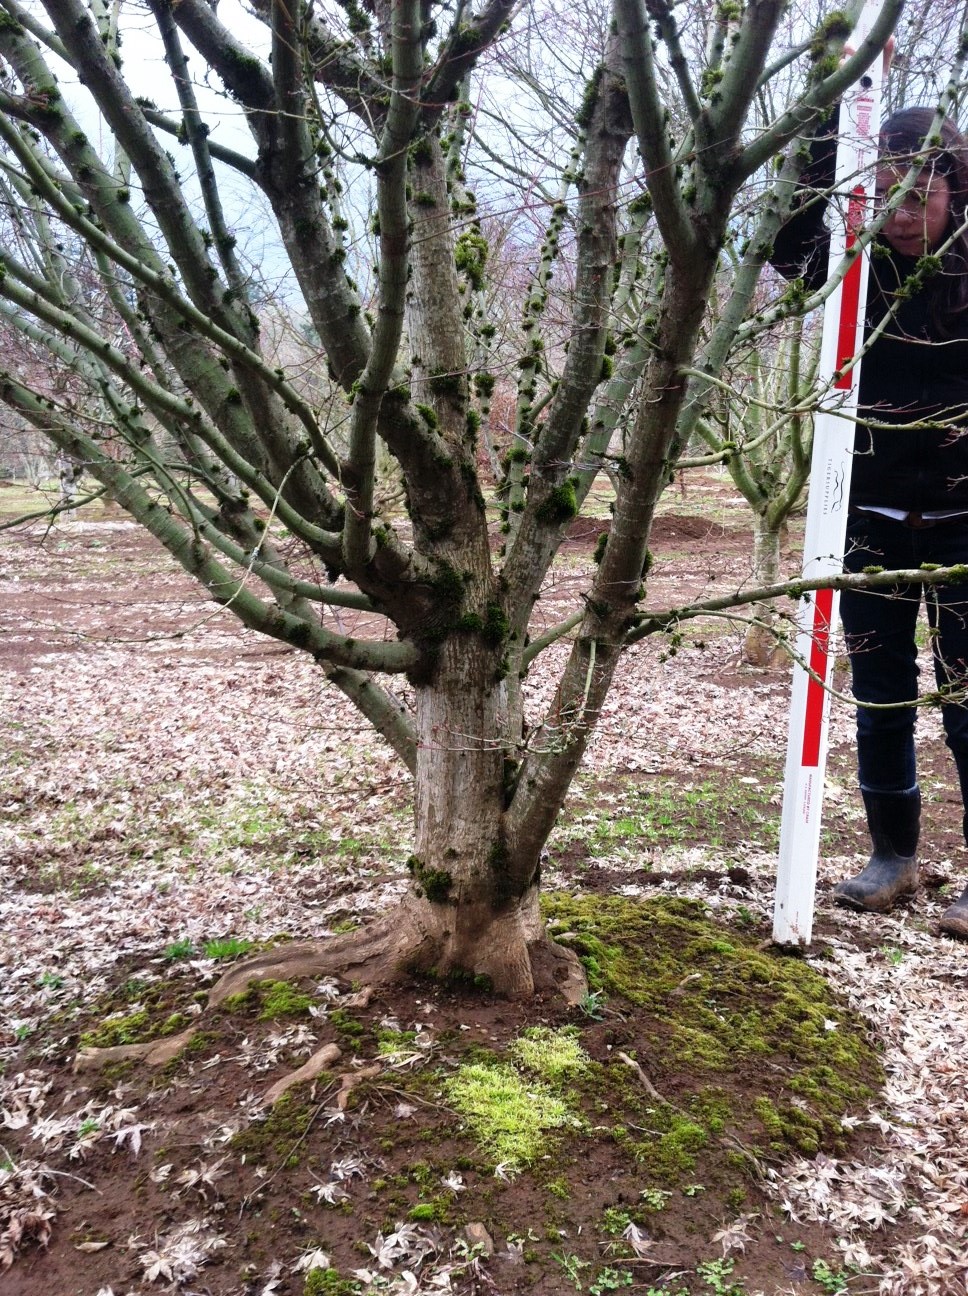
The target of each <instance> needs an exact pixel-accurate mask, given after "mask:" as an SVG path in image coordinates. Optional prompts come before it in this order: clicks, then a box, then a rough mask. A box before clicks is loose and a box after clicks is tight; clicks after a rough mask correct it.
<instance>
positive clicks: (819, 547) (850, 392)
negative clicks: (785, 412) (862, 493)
mask: <svg viewBox="0 0 968 1296" xmlns="http://www.w3.org/2000/svg"><path fill="white" fill-rule="evenodd" d="M879 10H880V5H879V3H877V0H866V3H865V5H864V8H863V10H862V12H861V15H860V18H859V20H858V23H857V27H856V28H855V31H854V38H853V40H854V44H855V45H859V44H860V42H861V40H863V39H864V37H865V36H866V35H867V33H868V31H869V30H870V27H871V24H872V23H873V21H874V18H875V17H876V16H877V13H878V12H879ZM880 83H881V60H880V59H878V60H877V62H876V64H875V65H874V66H873V67H871V68H870V69H869V70H868V72H867V74H866V75H865V76H864V77H862V78H861V80H860V81H859V82H858V84H857V85H856V86H854V87H853V88H852V90H850V91H849V92H848V93H847V94H846V95H845V96H844V99H843V102H842V104H841V108H840V137H839V140H838V143H837V170H836V184H835V191H836V193H837V194H843V195H847V208H846V212H843V213H841V215H840V216H839V217H836V218H835V224H834V227H833V228H832V230H831V235H830V268H831V271H833V269H834V267H836V266H838V265H839V264H840V262H841V261H842V260H843V257H844V255H845V254H846V253H847V252H848V251H849V250H850V248H852V247H853V246H854V244H855V242H856V238H857V230H858V227H859V226H860V225H862V224H863V222H864V220H865V219H866V216H867V212H868V211H869V199H870V198H871V197H872V196H873V167H874V164H875V163H876V160H877V133H878V128H879V125H880V95H881V84H880ZM833 207H834V204H833V203H831V208H832V209H833ZM867 272H868V261H867V256H866V254H864V253H861V254H859V255H857V256H856V257H855V258H854V260H853V261H852V262H851V265H850V268H849V270H848V271H847V273H846V275H845V276H844V278H843V280H842V281H841V283H840V284H839V286H838V287H837V288H836V289H835V291H834V292H833V294H832V295H831V296H830V297H829V298H828V300H827V305H826V308H825V310H824V320H823V335H822V340H821V345H820V368H819V377H820V380H821V382H822V383H823V389H824V390H825V391H826V392H827V395H826V396H825V397H824V406H825V408H824V409H821V410H820V411H819V412H818V413H817V415H816V416H815V419H814V433H813V457H812V459H811V464H810V494H809V497H808V501H807V522H806V531H805V535H804V543H803V575H804V576H805V577H806V578H808V579H810V580H816V579H819V578H822V577H824V576H834V575H839V574H840V573H841V572H842V571H843V554H844V544H845V541H846V531H847V499H848V496H849V494H850V470H851V455H852V451H853V447H854V417H855V415H856V412H857V383H858V380H859V377H860V362H859V361H858V362H857V363H856V364H854V365H853V366H851V367H850V368H849V369H847V368H846V366H847V365H848V364H849V362H850V359H851V357H852V356H854V355H856V354H857V352H858V350H859V349H860V346H861V344H862V342H863V334H864V308H865V304H866V301H867ZM845 370H846V371H845ZM832 410H835V411H836V412H831V411H832ZM837 603H838V597H837V593H836V591H834V590H816V591H814V592H812V593H811V594H810V595H809V596H807V597H805V598H804V600H803V603H802V605H801V610H800V618H799V633H798V636H797V658H796V662H795V663H794V667H793V689H792V694H791V698H790V726H789V733H788V737H787V759H786V773H785V776H784V783H783V816H782V820H781V826H780V860H779V867H778V870H777V879H776V900H775V906H774V912H773V939H774V941H776V942H777V944H780V945H809V943H810V940H811V937H812V935H813V909H814V896H815V893H816V885H817V856H818V854H819V850H820V812H821V808H822V803H823V782H824V770H825V768H826V765H827V727H828V720H829V714H830V692H829V689H828V687H827V685H828V684H829V683H830V676H831V673H832V668H833V658H832V656H831V652H830V646H831V645H830V641H831V633H832V631H833V628H834V626H835V625H836V619H837Z"/></svg>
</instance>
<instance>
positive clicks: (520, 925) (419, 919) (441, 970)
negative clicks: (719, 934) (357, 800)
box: [209, 896, 588, 1007]
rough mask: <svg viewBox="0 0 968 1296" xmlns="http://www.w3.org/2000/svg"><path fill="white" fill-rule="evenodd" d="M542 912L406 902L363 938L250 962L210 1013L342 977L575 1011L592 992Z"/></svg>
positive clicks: (230, 974) (232, 976) (299, 945)
mask: <svg viewBox="0 0 968 1296" xmlns="http://www.w3.org/2000/svg"><path fill="white" fill-rule="evenodd" d="M535 913H536V910H535V908H534V906H533V905H532V904H531V903H530V900H529V901H528V902H522V903H521V904H519V905H517V906H513V907H511V908H509V909H508V911H507V912H504V913H499V914H495V913H494V912H493V911H488V912H487V913H484V912H483V911H482V910H478V908H477V907H476V906H473V905H463V906H460V907H455V906H451V905H438V904H430V903H429V902H428V901H426V900H423V899H421V898H419V897H416V896H407V897H406V898H405V899H404V900H403V901H402V902H401V904H400V905H399V906H398V908H397V909H395V910H394V911H393V913H392V914H389V915H387V916H386V917H384V918H381V919H379V920H378V921H376V922H374V923H371V924H368V925H367V926H366V927H363V928H361V929H360V930H359V931H355V932H347V933H345V934H343V935H340V936H331V937H326V938H322V939H320V940H315V941H299V942H294V943H293V944H291V945H282V946H278V947H277V948H275V949H271V950H266V951H265V952H264V953H262V954H259V955H257V956H256V957H255V958H251V959H246V960H244V961H243V962H241V963H239V964H237V965H236V966H235V967H232V968H230V969H229V970H228V971H227V972H226V973H225V975H224V976H223V977H222V978H221V979H220V980H219V981H218V982H216V984H215V986H214V987H213V988H212V990H211V992H210V994H209V1006H210V1007H218V1006H219V1005H220V1004H224V1003H225V1001H226V1000H227V999H230V998H231V997H232V996H233V995H237V994H244V993H245V991H246V990H247V989H248V987H249V986H250V985H251V984H252V983H253V982H256V983H258V982H263V981H297V980H300V979H302V978H304V977H313V976H337V977H339V978H340V979H341V980H344V981H350V982H358V983H360V984H362V985H380V984H386V983H387V982H390V981H395V980H398V979H399V978H400V977H401V976H405V975H407V974H410V975H414V976H426V977H431V978H434V979H438V980H439V979H445V980H446V979H453V980H454V981H464V982H475V981H476V982H477V983H478V984H480V985H481V986H482V988H484V987H486V988H487V989H490V990H492V991H493V992H494V993H495V994H500V995H505V996H507V997H508V998H529V997H530V996H531V995H533V994H535V993H540V994H554V995H559V996H560V997H561V998H563V999H564V1000H565V1002H566V1003H568V1004H570V1005H572V1006H575V1005H577V1004H579V1003H581V1002H582V1000H583V999H584V997H585V996H586V994H587V992H588V983H587V981H586V979H585V973H584V970H583V968H582V966H581V963H580V962H579V960H578V958H577V956H576V955H575V954H574V953H573V952H572V951H571V950H567V949H564V948H563V947H562V946H560V945H556V944H555V943H554V942H553V941H551V940H549V938H548V937H547V936H546V935H545V933H544V929H543V927H542V926H541V924H540V922H536V920H535Z"/></svg>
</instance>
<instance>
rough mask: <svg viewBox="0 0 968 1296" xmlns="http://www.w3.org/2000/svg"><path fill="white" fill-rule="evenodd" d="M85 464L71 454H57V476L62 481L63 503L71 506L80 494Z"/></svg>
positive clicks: (61, 494) (65, 505)
mask: <svg viewBox="0 0 968 1296" xmlns="http://www.w3.org/2000/svg"><path fill="white" fill-rule="evenodd" d="M83 476H84V465H83V464H80V463H78V462H77V460H76V459H72V458H71V457H70V456H69V455H65V454H62V455H58V456H57V477H58V480H59V482H60V497H61V504H63V505H64V507H65V508H70V507H71V506H72V505H73V504H74V501H75V500H76V499H77V497H78V495H79V494H80V489H81V478H82V477H83Z"/></svg>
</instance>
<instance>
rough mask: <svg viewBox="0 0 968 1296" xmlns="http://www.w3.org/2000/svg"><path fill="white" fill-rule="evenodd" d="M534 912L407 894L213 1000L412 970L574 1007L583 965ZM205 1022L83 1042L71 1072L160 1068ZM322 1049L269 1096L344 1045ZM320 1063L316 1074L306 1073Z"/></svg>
mask: <svg viewBox="0 0 968 1296" xmlns="http://www.w3.org/2000/svg"><path fill="white" fill-rule="evenodd" d="M536 912H537V909H536V905H535V904H533V903H531V902H530V901H529V902H528V903H522V904H521V905H520V906H519V907H517V908H513V907H512V908H510V909H509V910H508V911H507V912H506V913H499V914H497V915H495V914H494V913H493V912H492V911H491V910H490V909H488V908H486V907H484V906H481V907H475V906H471V905H466V906H447V905H439V904H438V905H432V904H430V903H428V902H427V901H425V900H422V899H421V898H420V897H414V896H407V897H405V899H404V900H403V901H402V902H401V903H400V905H399V906H398V907H397V908H396V909H395V910H393V912H392V913H390V914H388V915H386V916H385V917H384V918H381V919H379V920H378V921H377V922H374V923H371V924H369V925H368V926H366V927H364V928H362V929H361V930H359V931H355V932H347V933H344V934H342V935H340V936H331V937H327V938H324V939H321V940H318V941H298V942H293V943H292V944H291V945H279V946H276V947H275V948H273V949H270V950H265V951H264V952H263V953H261V954H258V955H256V957H255V958H251V959H245V960H243V961H242V962H241V963H237V964H236V965H235V966H234V967H231V968H229V970H228V971H227V972H226V973H225V974H224V976H222V977H221V978H220V979H219V980H218V981H217V982H216V983H215V985H214V986H213V987H212V989H211V991H210V993H209V1001H208V1006H209V1008H210V1009H211V1008H217V1007H218V1006H219V1005H220V1004H224V1003H225V1001H226V1000H227V999H229V998H231V996H232V995H236V994H244V993H245V991H246V990H247V989H248V988H249V986H250V985H251V984H252V983H253V982H257V983H258V982H261V981H299V980H302V979H303V978H306V977H320V976H337V977H339V978H340V979H341V980H343V981H349V982H351V983H357V984H359V985H361V986H362V987H363V991H362V993H363V994H368V993H369V988H370V987H372V986H377V985H381V984H386V983H387V982H389V981H393V980H396V979H398V978H399V977H401V976H405V975H415V976H421V975H424V976H427V977H430V978H433V979H436V980H440V979H446V978H448V977H453V978H455V980H456V979H463V980H468V979H470V980H474V979H478V978H479V979H480V980H481V982H482V983H483V984H486V985H487V986H488V987H489V988H490V989H492V990H493V991H494V992H495V993H496V994H501V995H505V996H507V997H508V998H516V999H526V998H530V996H531V995H533V994H535V993H537V994H543V995H556V996H560V997H561V998H563V999H564V1000H565V1002H566V1003H568V1004H570V1005H572V1006H576V1005H578V1004H580V1003H581V1001H582V999H583V998H584V997H585V995H586V994H587V991H588V983H587V981H586V980H585V973H584V970H583V968H582V966H581V963H580V962H579V961H578V958H577V956H576V955H575V954H574V952H573V951H572V950H568V949H565V948H564V947H563V946H561V945H556V944H555V943H554V942H553V941H551V940H549V939H548V937H547V936H546V935H545V934H544V930H543V928H542V926H541V924H540V921H539V920H537V919H536V917H535V915H536ZM199 1029H200V1028H199V1027H198V1026H193V1027H192V1028H191V1029H190V1030H187V1031H183V1032H182V1033H181V1034H180V1035H172V1036H170V1037H169V1038H167V1039H162V1040H152V1041H150V1042H149V1043H146V1044H119V1045H116V1046H114V1047H112V1048H82V1049H81V1050H80V1051H79V1052H78V1054H77V1057H76V1058H75V1059H74V1070H75V1071H96V1070H100V1069H102V1068H103V1067H105V1066H108V1065H110V1064H111V1063H114V1062H130V1061H143V1062H146V1063H147V1064H148V1066H152V1067H155V1066H163V1065H164V1064H165V1063H166V1062H170V1061H171V1060H172V1058H174V1057H175V1056H176V1055H177V1054H178V1053H179V1052H180V1051H181V1050H182V1049H183V1048H184V1047H185V1046H186V1045H187V1044H188V1043H190V1042H191V1040H192V1039H193V1037H194V1036H195V1035H196V1034H197V1032H198V1030H199ZM325 1053H326V1050H325V1049H321V1050H320V1051H319V1053H317V1054H314V1056H313V1057H312V1058H310V1060H309V1062H307V1063H306V1066H305V1067H303V1068H301V1069H300V1070H299V1071H296V1072H293V1073H292V1075H291V1076H287V1077H285V1078H284V1079H283V1080H281V1081H279V1082H278V1084H277V1085H273V1086H272V1088H271V1089H269V1090H268V1091H267V1093H266V1096H265V1101H266V1102H267V1103H269V1104H272V1103H274V1102H276V1101H278V1099H279V1098H280V1097H281V1096H282V1094H283V1093H284V1092H285V1090H286V1089H288V1088H289V1087H290V1086H291V1085H293V1084H298V1083H299V1081H301V1080H307V1079H313V1078H314V1077H315V1075H317V1074H318V1073H319V1071H320V1070H322V1069H323V1068H325V1067H326V1066H327V1065H328V1064H329V1062H331V1061H334V1060H335V1057H338V1056H339V1053H338V1050H337V1053H336V1054H335V1055H333V1056H328V1057H326V1058H325V1060H322V1061H320V1060H319V1059H320V1058H321V1057H322V1055H323V1054H325ZM317 1063H318V1065H317V1067H316V1071H314V1072H313V1071H311V1070H309V1068H311V1067H312V1066H313V1065H314V1064H317ZM303 1072H305V1074H303ZM279 1085H282V1086H283V1088H281V1089H279ZM277 1089H278V1092H276V1090H277Z"/></svg>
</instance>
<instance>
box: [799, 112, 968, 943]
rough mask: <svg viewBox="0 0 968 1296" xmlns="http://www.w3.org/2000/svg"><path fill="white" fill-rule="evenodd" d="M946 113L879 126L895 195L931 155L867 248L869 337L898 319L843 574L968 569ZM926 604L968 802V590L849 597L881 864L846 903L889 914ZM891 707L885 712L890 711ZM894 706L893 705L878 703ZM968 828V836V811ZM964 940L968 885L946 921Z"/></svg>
mask: <svg viewBox="0 0 968 1296" xmlns="http://www.w3.org/2000/svg"><path fill="white" fill-rule="evenodd" d="M933 120H934V113H933V112H932V111H931V110H930V109H925V108H907V109H903V110H902V111H900V112H898V113H895V114H894V115H893V116H892V117H890V118H889V119H888V120H887V121H886V122H885V124H884V126H883V128H882V131H881V161H880V165H879V168H878V172H877V182H876V183H877V194H878V196H879V198H880V199H881V200H882V201H883V200H884V199H885V198H886V197H887V196H888V195H889V194H890V192H891V191H892V190H893V189H894V188H895V187H896V186H897V185H898V184H899V183H900V182H901V181H902V180H904V178H905V177H906V175H907V174H908V172H909V170H910V168H911V164H912V162H915V160H917V162H921V160H922V159H923V164H922V165H920V169H919V170H918V171H917V177H916V179H915V181H914V186H913V188H912V189H911V191H910V192H908V193H907V194H905V196H904V199H903V201H902V202H901V203H900V205H899V206H898V207H897V209H896V210H895V211H893V212H892V213H891V214H890V216H889V217H888V218H887V220H886V221H885V223H884V225H883V227H882V229H881V232H880V234H879V236H878V239H877V241H876V243H875V244H874V246H873V247H872V249H871V253H872V254H871V274H870V284H869V288H868V300H867V317H866V324H867V333H868V336H870V333H871V330H873V329H876V328H877V327H878V326H880V325H881V324H882V322H883V321H884V320H885V317H887V322H886V324H885V325H884V327H883V331H882V332H880V333H879V334H878V335H877V336H875V337H874V339H873V341H872V342H871V345H870V349H869V350H868V351H867V352H866V353H865V354H864V358H863V363H862V365H861V374H860V386H859V393H858V425H857V434H856V438H855V443H854V460H853V471H852V481H851V492H850V507H849V514H848V525H847V552H846V557H845V559H844V566H845V568H846V570H847V571H851V572H860V571H862V570H863V569H864V568H865V567H869V566H872V565H876V566H878V567H883V568H887V569H904V568H907V569H910V568H917V567H920V566H921V565H922V564H925V563H931V564H937V565H942V566H949V565H952V564H956V563H962V562H968V231H966V229H965V228H964V227H965V225H966V221H968V213H966V208H968V142H966V140H965V139H964V137H963V136H962V135H961V134H960V132H959V131H958V129H957V127H956V126H955V125H954V124H953V123H952V122H950V121H946V122H945V123H944V125H943V126H942V128H941V130H940V131H939V132H934V133H933V134H932V138H931V146H930V147H928V148H925V146H924V143H923V141H924V140H925V139H926V137H927V136H928V135H929V133H931V127H932V123H933ZM835 151H836V143H835V140H834V139H833V138H832V137H830V136H824V137H823V138H818V139H817V141H816V142H815V145H814V150H813V159H812V161H811V165H810V167H809V168H808V170H807V172H806V173H805V175H804V177H803V180H804V183H805V185H806V186H809V188H812V189H819V190H821V191H823V190H829V189H830V187H831V186H832V185H833V180H834V157H835ZM824 207H825V204H824V203H823V202H816V201H815V202H812V203H804V204H803V205H801V207H800V208H799V209H798V210H797V211H796V212H795V214H794V215H793V217H792V218H791V219H790V221H789V222H788V223H787V225H786V226H784V228H783V229H782V230H781V232H780V234H779V235H778V237H777V240H776V244H775V248H774V256H773V261H774V264H775V265H776V266H777V268H778V269H779V270H780V271H781V273H783V274H784V275H786V276H787V277H788V278H793V277H802V278H803V279H804V280H805V282H806V284H807V286H808V287H810V288H816V287H819V286H820V284H821V283H823V281H824V278H825V275H826V267H827V248H828V243H829V236H828V234H827V232H826V229H825V226H824ZM922 598H923V599H924V601H925V603H926V604H927V613H928V620H929V624H930V626H931V632H932V633H931V644H932V650H933V653H934V665H935V675H936V678H937V683H938V689H939V691H940V694H941V698H942V707H941V712H942V718H943V722H944V729H945V735H946V741H947V744H948V747H949V748H950V750H951V753H952V755H953V756H954V760H955V765H956V767H957V770H958V778H959V781H960V784H961V794H962V801H963V804H964V805H965V806H966V807H968V584H958V585H943V586H937V587H932V588H930V589H926V590H924V591H922V587H921V586H919V585H908V584H900V585H898V586H896V587H894V588H893V589H892V590H891V591H890V592H880V591H869V592H859V591H854V590H845V591H844V592H843V594H842V596H841V616H842V619H843V623H844V631H845V636H846V642H847V651H848V654H849V657H850V665H851V673H852V679H853V690H854V696H855V697H856V698H857V700H858V703H859V704H860V705H859V706H858V709H857V762H858V773H859V781H860V788H861V793H862V795H863V799H864V806H865V809H866V811H867V821H868V826H869V829H870V835H871V840H872V843H873V848H874V849H873V853H872V855H871V858H870V862H869V863H868V864H867V866H866V868H864V869H863V871H862V872H861V873H860V874H858V876H856V877H853V878H850V879H848V880H847V881H844V882H840V883H839V884H838V885H837V886H836V887H835V888H834V896H835V898H836V899H837V900H838V901H840V902H841V903H843V904H847V905H850V906H852V907H853V908H856V909H865V910H872V911H874V912H877V913H883V912H886V911H887V910H889V909H890V908H891V907H892V905H893V904H894V902H895V900H897V899H898V897H900V896H903V895H907V894H910V893H911V892H913V891H915V890H916V889H917V885H918V867H917V861H916V858H915V855H916V850H917V843H918V835H919V828H920V818H921V794H920V791H919V789H918V783H917V772H916V767H915V748H914V726H915V719H916V708H915V706H914V700H915V699H916V698H917V676H918V667H917V645H916V643H915V627H916V624H917V619H918V613H919V610H920V605H921V601H922ZM885 704H887V705H885ZM881 708H883V709H881ZM963 825H964V830H965V833H966V836H968V814H966V815H965V818H964V821H963ZM941 928H942V930H943V931H946V932H949V933H951V934H953V935H956V936H962V937H965V938H968V887H966V888H965V891H964V893H963V894H962V895H961V897H960V898H959V899H958V900H957V901H955V903H954V904H952V905H951V906H950V907H949V908H948V909H947V911H946V912H945V914H944V915H943V917H942V919H941Z"/></svg>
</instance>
